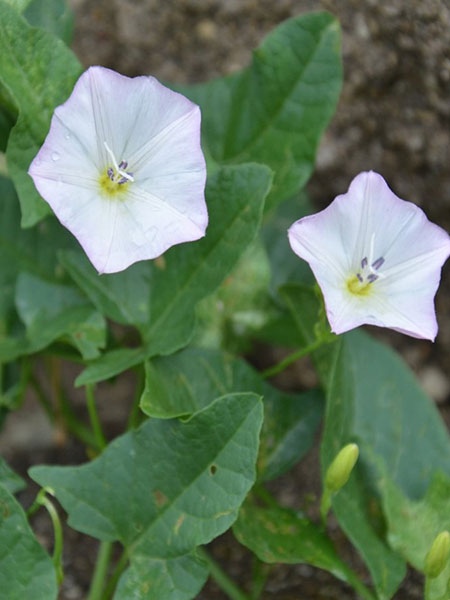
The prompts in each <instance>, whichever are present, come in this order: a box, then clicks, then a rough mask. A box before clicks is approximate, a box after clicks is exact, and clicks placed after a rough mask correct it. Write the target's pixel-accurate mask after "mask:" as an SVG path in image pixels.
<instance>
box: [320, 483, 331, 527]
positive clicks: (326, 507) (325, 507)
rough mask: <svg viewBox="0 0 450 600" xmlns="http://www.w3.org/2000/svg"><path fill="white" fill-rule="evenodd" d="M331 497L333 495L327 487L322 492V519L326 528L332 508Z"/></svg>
mask: <svg viewBox="0 0 450 600" xmlns="http://www.w3.org/2000/svg"><path fill="white" fill-rule="evenodd" d="M331 497H332V494H331V492H330V490H329V489H328V488H327V487H325V489H324V490H323V492H322V498H321V499H320V518H321V521H322V525H323V527H324V528H326V526H327V517H328V513H329V512H330V508H331Z"/></svg>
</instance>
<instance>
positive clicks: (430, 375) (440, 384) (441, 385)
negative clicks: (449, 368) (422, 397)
mask: <svg viewBox="0 0 450 600" xmlns="http://www.w3.org/2000/svg"><path fill="white" fill-rule="evenodd" d="M419 379H420V382H421V384H422V387H423V389H424V391H425V392H426V393H427V394H428V395H429V396H431V398H433V400H434V401H435V402H437V403H438V404H439V403H442V402H445V400H446V399H447V398H448V396H449V394H450V381H449V379H448V378H447V377H446V376H445V375H444V373H442V371H441V370H439V369H438V368H437V367H433V366H429V367H424V368H423V369H422V371H421V372H420V374H419Z"/></svg>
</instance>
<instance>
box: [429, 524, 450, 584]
mask: <svg viewBox="0 0 450 600" xmlns="http://www.w3.org/2000/svg"><path fill="white" fill-rule="evenodd" d="M449 552H450V533H449V532H448V531H442V532H441V533H440V534H439V535H438V536H437V537H436V538H435V540H434V542H433V544H432V545H431V548H430V551H429V552H428V554H427V557H426V559H425V568H424V571H425V575H426V576H427V577H429V578H431V579H434V578H435V577H438V576H439V575H440V574H441V573H442V571H443V570H444V568H445V565H446V564H447V560H448V554H449Z"/></svg>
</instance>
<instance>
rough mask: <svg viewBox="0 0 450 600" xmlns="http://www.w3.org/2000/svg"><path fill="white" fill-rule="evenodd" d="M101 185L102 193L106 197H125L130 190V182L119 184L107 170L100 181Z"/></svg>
mask: <svg viewBox="0 0 450 600" xmlns="http://www.w3.org/2000/svg"><path fill="white" fill-rule="evenodd" d="M98 183H99V185H100V191H101V192H102V194H104V195H106V196H123V195H124V194H125V192H126V191H127V188H128V182H126V183H121V184H119V183H118V182H117V181H115V180H114V179H111V177H110V176H109V174H108V169H105V172H104V173H103V175H101V177H100V178H99V180H98Z"/></svg>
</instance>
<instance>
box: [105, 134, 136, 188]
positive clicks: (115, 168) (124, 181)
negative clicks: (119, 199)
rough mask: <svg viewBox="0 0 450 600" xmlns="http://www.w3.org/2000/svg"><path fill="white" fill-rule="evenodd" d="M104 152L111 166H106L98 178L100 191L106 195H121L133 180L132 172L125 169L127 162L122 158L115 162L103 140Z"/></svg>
mask: <svg viewBox="0 0 450 600" xmlns="http://www.w3.org/2000/svg"><path fill="white" fill-rule="evenodd" d="M103 144H104V146H105V149H106V152H107V153H108V154H109V157H110V159H111V162H112V166H108V167H106V169H105V172H104V173H103V174H102V175H101V176H100V178H99V184H100V191H101V192H102V193H103V194H105V195H107V196H117V195H118V194H120V195H123V194H124V192H125V191H126V189H127V187H128V186H129V184H130V183H131V182H133V181H134V177H133V173H131V172H130V171H126V170H125V169H127V168H128V163H127V162H126V161H124V160H122V161H120V163H119V164H118V163H117V160H116V157H115V156H114V153H113V151H112V150H111V148H110V147H109V146H108V144H107V143H106V141H105V142H103Z"/></svg>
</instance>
